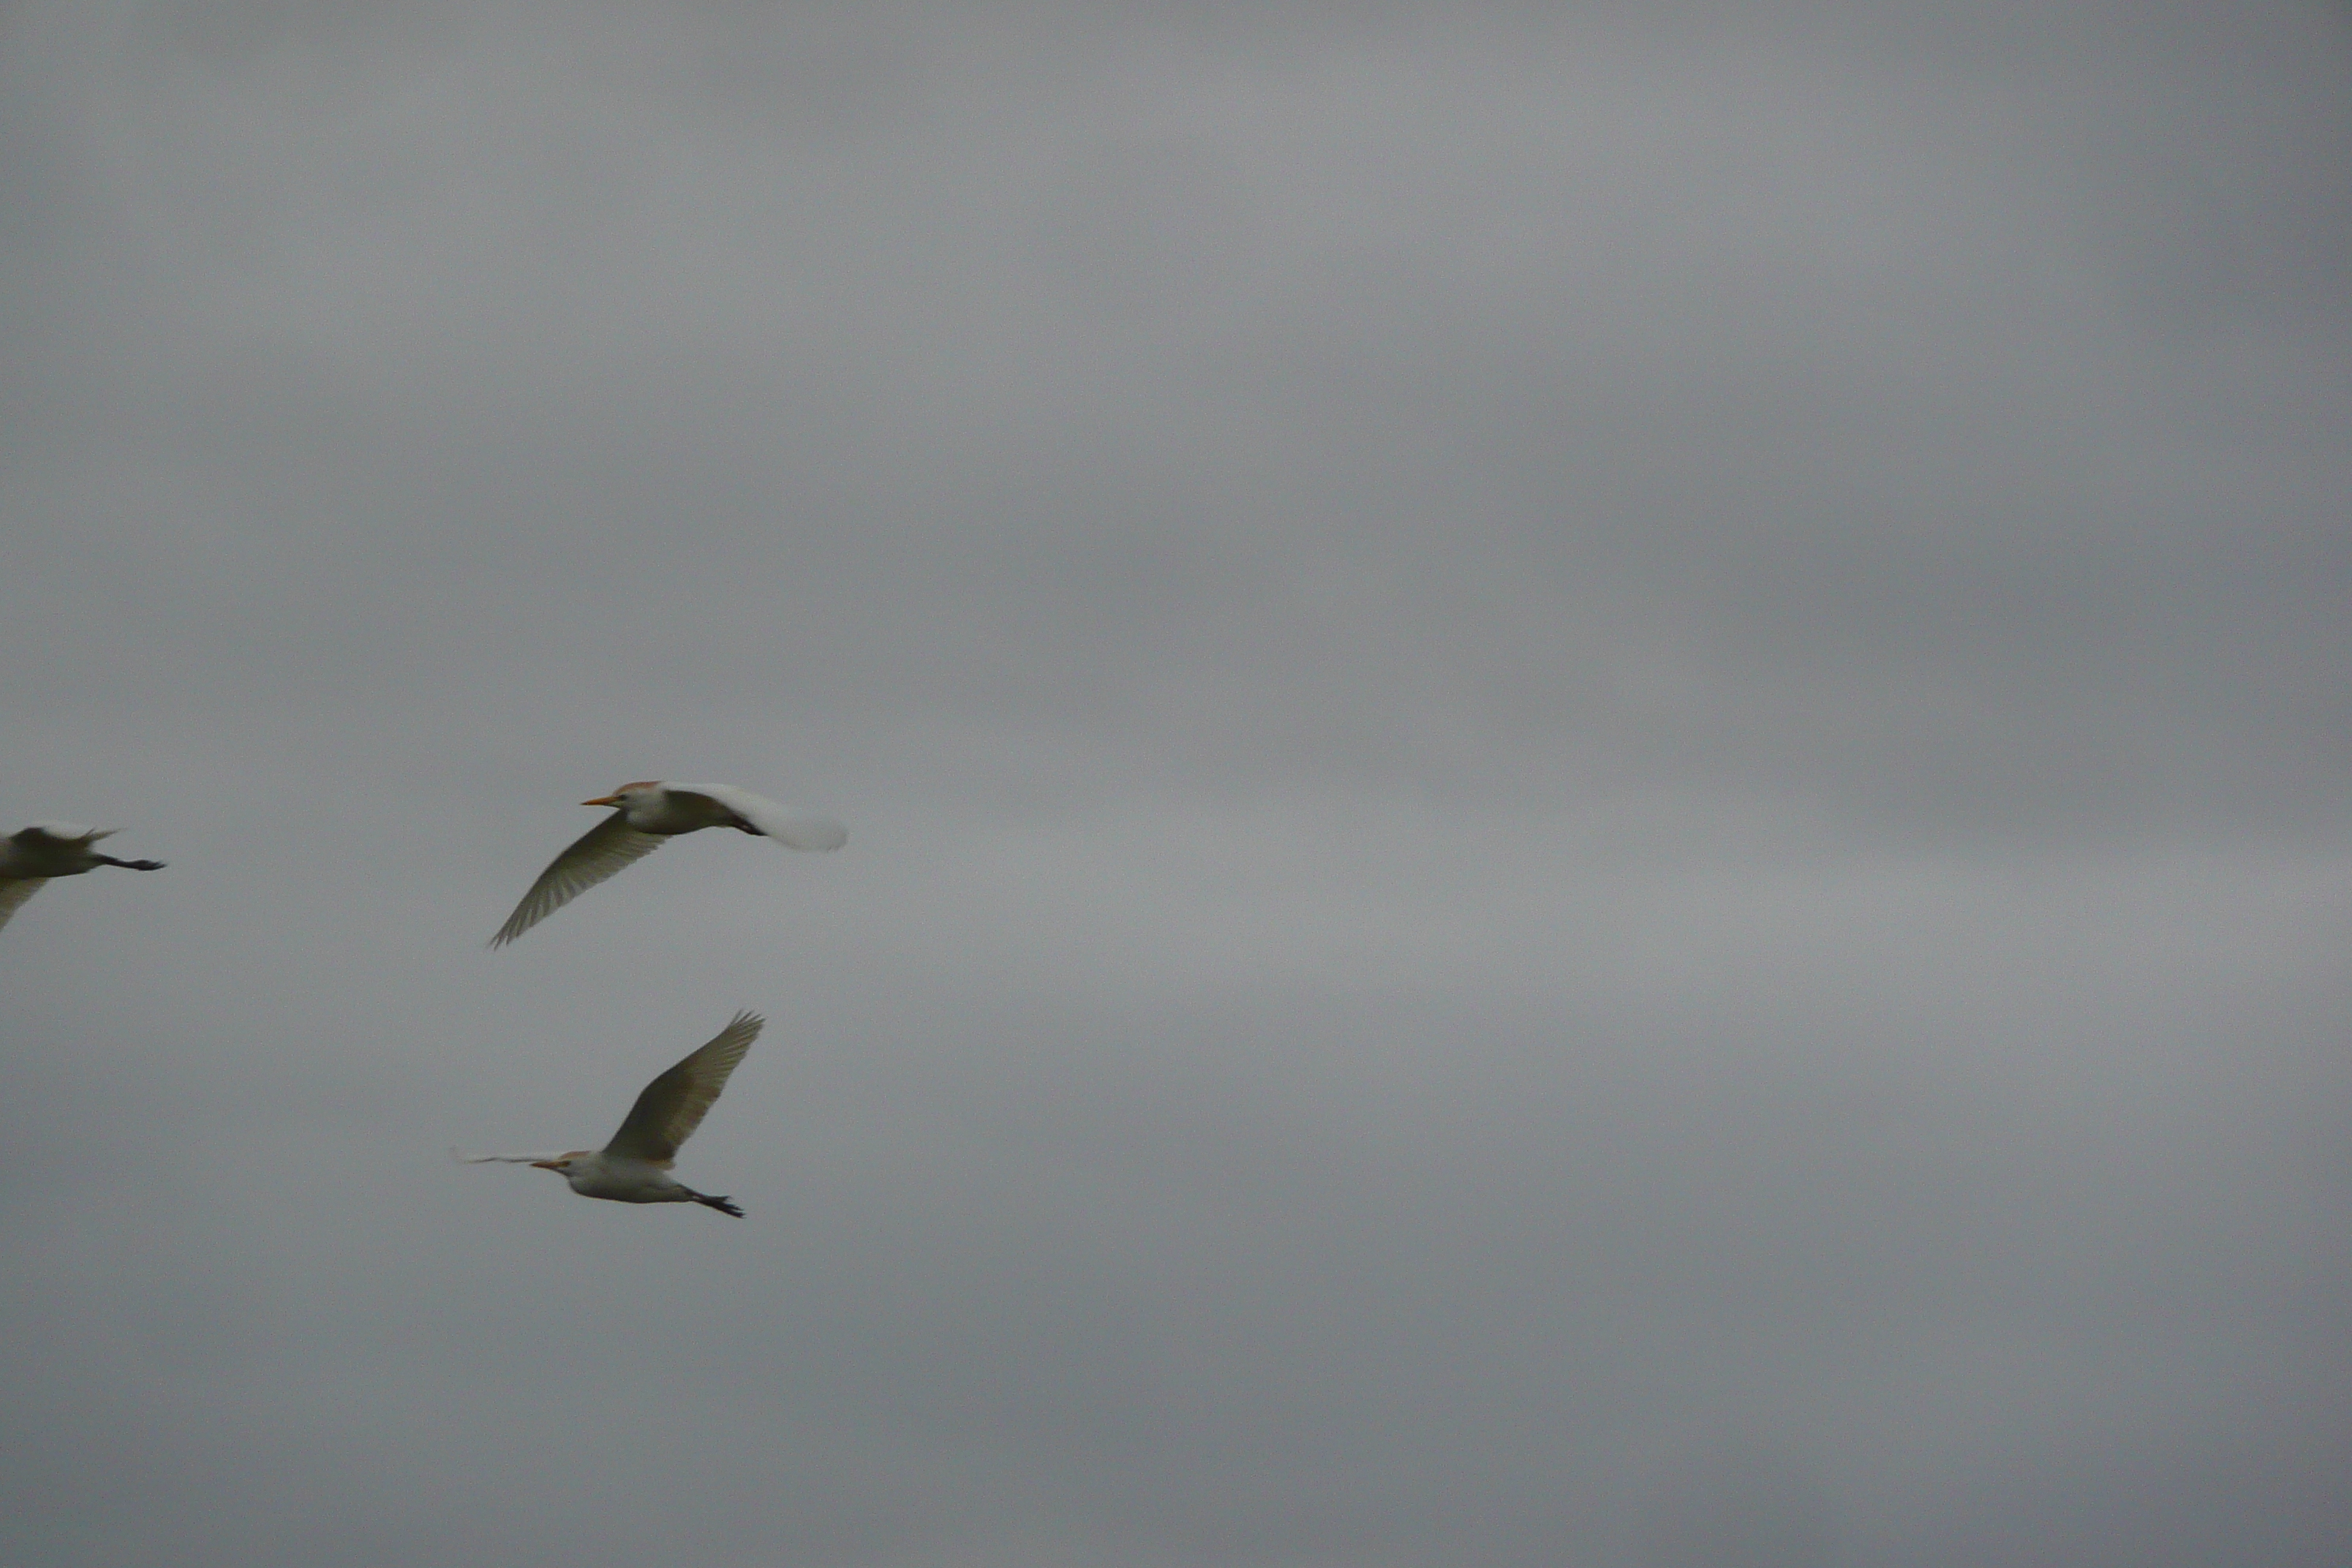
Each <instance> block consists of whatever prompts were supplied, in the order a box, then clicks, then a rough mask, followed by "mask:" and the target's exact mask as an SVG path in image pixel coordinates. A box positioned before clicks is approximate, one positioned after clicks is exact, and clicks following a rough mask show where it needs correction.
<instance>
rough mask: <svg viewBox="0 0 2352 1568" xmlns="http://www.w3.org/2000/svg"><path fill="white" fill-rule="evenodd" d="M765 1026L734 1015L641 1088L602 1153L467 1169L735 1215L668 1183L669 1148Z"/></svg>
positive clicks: (725, 1201)
mask: <svg viewBox="0 0 2352 1568" xmlns="http://www.w3.org/2000/svg"><path fill="white" fill-rule="evenodd" d="M766 1022H767V1020H766V1019H764V1018H762V1017H761V1016H760V1015H758V1014H757V1013H738V1014H736V1015H735V1016H734V1019H733V1020H732V1021H731V1022H730V1023H729V1024H728V1026H726V1027H725V1028H723V1029H721V1030H719V1033H718V1035H717V1036H716V1037H714V1038H713V1039H712V1040H711V1041H710V1043H709V1045H706V1046H704V1047H701V1048H700V1049H698V1050H696V1051H695V1052H693V1053H692V1054H691V1055H689V1056H688V1057H687V1058H686V1059H685V1060H684V1061H682V1062H680V1063H678V1064H677V1066H676V1067H674V1068H670V1069H669V1071H667V1072H666V1073H664V1074H662V1075H661V1077H659V1078H657V1079H654V1080H653V1082H651V1083H649V1084H647V1085H646V1087H645V1091H644V1092H643V1093H641V1094H639V1095H638V1096H637V1102H636V1104H635V1105H633V1106H631V1107H630V1108H629V1114H628V1117H627V1119H626V1120H625V1121H623V1122H622V1123H621V1130H620V1131H618V1132H615V1133H614V1134H613V1141H612V1142H610V1143H607V1144H605V1145H604V1147H603V1148H602V1149H593V1150H591V1149H574V1150H572V1152H569V1153H564V1154H481V1155H477V1156H475V1157H474V1158H472V1159H467V1158H466V1156H464V1155H462V1154H461V1155H459V1156H458V1158H459V1159H461V1160H466V1163H467V1164H469V1165H487V1164H493V1163H495V1164H503V1165H529V1166H530V1167H532V1168H533V1169H534V1170H541V1171H553V1172H554V1173H556V1174H557V1175H559V1176H562V1178H563V1179H564V1180H565V1181H567V1182H569V1183H571V1184H572V1191H573V1192H575V1193H578V1194H580V1195H581V1196H583V1197H589V1198H609V1199H611V1200H612V1201H613V1202H614V1203H618V1204H700V1205H703V1206H704V1207H705V1208H714V1209H717V1210H718V1211H719V1213H720V1214H728V1215H734V1216H735V1217H736V1218H738V1219H740V1218H742V1217H743V1211H742V1210H741V1209H739V1208H737V1207H736V1206H735V1204H734V1201H733V1200H732V1199H730V1198H720V1197H713V1196H711V1195H710V1194H708V1193H698V1192H696V1191H695V1190H694V1189H693V1188H692V1187H689V1186H687V1185H685V1184H682V1183H679V1182H676V1181H673V1180H671V1179H670V1175H669V1169H670V1166H671V1164H672V1163H674V1162H675V1161H676V1160H677V1147H678V1145H679V1144H681V1143H683V1142H686V1141H687V1140H688V1138H690V1137H692V1136H693V1135H694V1130H695V1129H696V1128H698V1127H699V1126H701V1125H702V1118H703V1115H704V1113H705V1112H707V1111H708V1110H709V1109H710V1107H711V1105H712V1104H713V1103H714V1102H715V1101H716V1100H718V1099H719V1090H720V1089H725V1088H726V1087H727V1075H728V1074H730V1073H731V1072H733V1071H734V1070H735V1068H736V1065H737V1064H738V1063H740V1061H742V1059H743V1053H744V1052H745V1051H748V1050H750V1049H751V1042H752V1041H753V1040H756V1039H758V1038H759V1037H760V1029H761V1026H762V1025H763V1024H765V1023H766Z"/></svg>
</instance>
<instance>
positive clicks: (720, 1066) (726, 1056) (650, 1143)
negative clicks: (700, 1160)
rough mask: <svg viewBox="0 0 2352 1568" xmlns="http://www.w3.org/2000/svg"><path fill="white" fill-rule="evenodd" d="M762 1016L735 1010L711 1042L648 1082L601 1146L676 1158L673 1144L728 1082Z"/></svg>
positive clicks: (650, 1157) (688, 1133) (654, 1159)
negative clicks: (610, 1139)
mask: <svg viewBox="0 0 2352 1568" xmlns="http://www.w3.org/2000/svg"><path fill="white" fill-rule="evenodd" d="M766 1022H767V1020H766V1019H765V1018H762V1017H761V1016H760V1015H758V1014H757V1013H738V1014H736V1015H735V1016H734V1018H733V1019H732V1020H731V1021H730V1022H729V1024H728V1026H726V1027H725V1028H723V1029H721V1030H719V1034H718V1036H717V1037H716V1038H714V1039H712V1040H711V1042H710V1043H709V1045H707V1046H704V1047H701V1048H700V1049H699V1050H697V1051H696V1052H694V1053H693V1054H692V1055H691V1056H689V1057H688V1058H686V1059H685V1060H684V1061H682V1062H680V1063H678V1064H677V1066H676V1067H674V1068H670V1069H669V1071H667V1072H666V1073H664V1074H662V1075H661V1077H659V1078H657V1079H654V1080H653V1082H651V1083H649V1084H647V1085H646V1088H645V1092H644V1093H642V1094H640V1095H638V1096H637V1102H636V1104H635V1105H633V1106H631V1107H629V1114H628V1118H627V1120H625V1121H623V1122H622V1123H621V1130H620V1131H618V1132H615V1133H614V1134H613V1141H612V1142H610V1143H607V1144H606V1145H604V1152H606V1153H608V1154H621V1155H625V1156H626V1157H628V1158H630V1159H632V1160H645V1161H648V1162H650V1163H654V1164H656V1165H665V1166H666V1165H667V1164H668V1163H670V1161H672V1160H673V1159H675V1158H677V1146H678V1145H679V1144H681V1143H683V1142H686V1141H687V1140H688V1138H690V1137H692V1136H693V1135H694V1130H695V1129H696V1128H698V1127H699V1126H701V1125H702V1117H703V1113H704V1112H705V1111H708V1110H709V1109H710V1107H711V1105H712V1103H713V1102H714V1101H716V1100H718V1098H719V1090H720V1089H725V1088H726V1087H727V1075H728V1074H729V1073H731V1072H733V1071H734V1070H735V1066H736V1064H737V1063H738V1062H740V1061H741V1060H742V1059H743V1053H744V1052H745V1051H748V1050H750V1049H751V1042H752V1041H753V1040H756V1039H758V1038H759V1037H760V1027H761V1025H763V1024H765V1023H766Z"/></svg>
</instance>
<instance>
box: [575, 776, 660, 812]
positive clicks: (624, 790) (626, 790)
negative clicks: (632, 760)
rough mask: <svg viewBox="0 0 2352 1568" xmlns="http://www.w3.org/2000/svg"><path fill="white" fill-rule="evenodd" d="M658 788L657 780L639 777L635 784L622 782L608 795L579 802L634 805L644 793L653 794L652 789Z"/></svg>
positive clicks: (586, 803)
mask: <svg viewBox="0 0 2352 1568" xmlns="http://www.w3.org/2000/svg"><path fill="white" fill-rule="evenodd" d="M659 788H661V784H659V783H658V782H657V781H655V780H651V779H640V780H638V781H637V782H636V783H635V784H623V785H622V786H621V787H620V788H618V789H616V790H614V792H613V793H612V794H610V795H598V796H597V797H596V798H595V799H594V800H583V801H582V802H581V803H580V804H581V805H617V806H622V807H627V806H631V805H635V804H636V803H637V802H638V801H639V800H642V799H643V798H644V797H646V795H651V794H653V792H654V791H656V790H657V789H659Z"/></svg>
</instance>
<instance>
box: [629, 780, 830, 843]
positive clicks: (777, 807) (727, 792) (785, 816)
mask: <svg viewBox="0 0 2352 1568" xmlns="http://www.w3.org/2000/svg"><path fill="white" fill-rule="evenodd" d="M663 787H664V788H666V789H667V790H668V791H669V792H670V793H671V794H672V795H700V796H701V797H702V798H703V799H705V800H707V801H709V802H711V803H713V804H714V805H719V806H722V807H724V808H725V809H727V810H729V811H731V812H733V813H734V814H735V815H736V816H740V817H741V818H742V819H743V820H744V821H746V822H748V823H750V824H751V826H754V827H756V828H758V829H759V830H760V831H761V833H764V834H766V835H767V836H768V837H771V838H772V839H774V840H775V841H776V842H777V843H779V844H782V845H785V846H787V847H791V848H793V849H838V848H840V847H842V846H843V845H845V844H846V843H848V842H849V829H847V828H846V827H844V826H842V825H841V824H840V823H838V822H836V821H835V820H834V819H833V818H832V817H830V816H825V815H824V813H823V812H819V811H803V810H801V809H800V808H799V807H798V806H793V805H784V804H783V803H782V801H775V800H770V799H769V798H768V797H767V796H765V795H753V794H752V793H751V791H750V790H748V789H737V788H736V787H735V786H734V785H733V784H666V785H664V786H663Z"/></svg>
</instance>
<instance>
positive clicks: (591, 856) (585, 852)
mask: <svg viewBox="0 0 2352 1568" xmlns="http://www.w3.org/2000/svg"><path fill="white" fill-rule="evenodd" d="M660 847H661V837H660V836H659V835H658V834H653V833H640V832H638V831H637V830H636V829H635V828H634V827H632V826H629V819H628V818H627V816H625V815H623V814H622V813H620V812H617V811H616V812H614V814H613V815H612V816H608V817H606V818H605V819H604V821H602V822H600V823H598V824H597V825H596V826H593V827H592V828H590V829H589V830H588V831H587V832H585V833H583V834H582V835H581V836H580V837H578V838H576V839H574V840H573V841H572V847H570V848H569V849H566V850H565V851H564V852H563V853H562V854H561V855H558V856H557V857H556V858H554V859H553V860H551V861H550V862H549V863H548V867H547V869H546V870H544V871H541V873H540V874H539V880H538V881H536V882H533V883H532V884H531V885H530V892H528V893H525V894H524V895H523V896H522V902H520V903H519V904H517V905H516V906H515V911H514V913H512V914H510V915H509V916H508V917H507V923H506V924H504V925H502V926H500V927H499V934H498V935H496V936H494V937H492V938H490V945H491V946H492V947H504V946H506V944H507V943H509V942H512V941H514V939H515V938H517V937H519V936H520V935H521V934H522V933H523V932H525V931H529V930H530V928H531V927H533V926H535V925H537V924H538V923H539V922H540V921H543V920H545V919H546V918H547V917H548V916H550V915H551V914H553V913H554V912H555V911H556V910H560V909H562V907H563V906H564V905H566V904H568V903H570V902H571V901H572V900H573V899H576V898H578V897H579V896H580V895H581V894H582V893H584V892H586V891H587V890H588V889H591V888H593V887H594V886H595V885H596V884H597V883H599V882H601V881H603V880H604V879H605V878H607V877H610V876H612V875H613V874H614V872H616V871H618V870H620V869H622V868H624V867H626V866H630V865H633V864H635V862H636V861H639V860H642V859H644V858H646V856H648V855H650V854H652V853H653V852H654V851H655V850H656V849H658V848H660Z"/></svg>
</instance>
